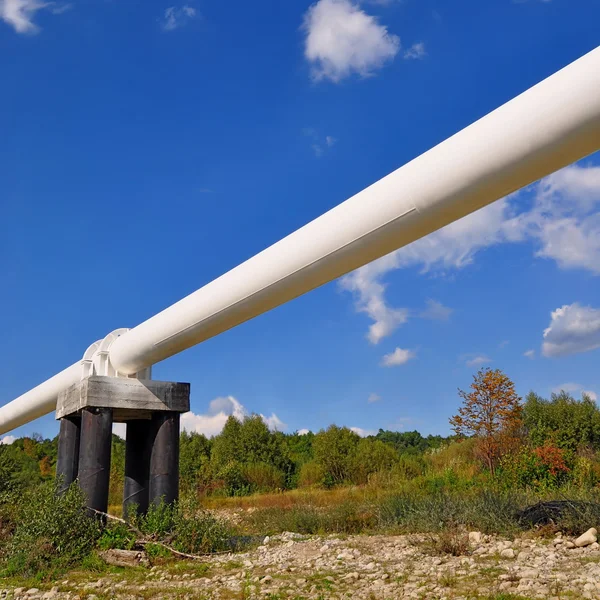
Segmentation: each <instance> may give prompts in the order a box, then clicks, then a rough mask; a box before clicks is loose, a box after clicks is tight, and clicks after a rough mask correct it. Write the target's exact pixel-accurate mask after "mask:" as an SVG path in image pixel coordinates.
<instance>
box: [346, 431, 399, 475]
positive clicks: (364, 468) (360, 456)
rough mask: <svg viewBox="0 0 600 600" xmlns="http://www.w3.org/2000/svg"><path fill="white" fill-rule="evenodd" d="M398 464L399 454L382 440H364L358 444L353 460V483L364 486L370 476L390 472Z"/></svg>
mask: <svg viewBox="0 0 600 600" xmlns="http://www.w3.org/2000/svg"><path fill="white" fill-rule="evenodd" d="M397 462H398V453H397V452H396V450H395V449H394V447H393V446H392V445H390V444H386V443H384V442H382V441H381V440H377V439H369V438H364V439H362V440H360V441H359V442H358V445H357V446H356V451H355V452H354V454H353V460H352V481H353V482H354V483H356V484H364V483H367V482H368V481H369V475H371V474H373V473H378V472H380V471H389V470H391V468H392V467H393V466H394V464H396V463H397Z"/></svg>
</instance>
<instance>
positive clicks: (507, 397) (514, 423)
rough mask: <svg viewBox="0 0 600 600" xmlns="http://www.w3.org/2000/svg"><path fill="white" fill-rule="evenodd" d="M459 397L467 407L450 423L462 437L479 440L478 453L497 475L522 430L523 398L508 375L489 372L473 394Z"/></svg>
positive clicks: (475, 382) (476, 381)
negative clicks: (505, 456) (500, 463)
mask: <svg viewBox="0 0 600 600" xmlns="http://www.w3.org/2000/svg"><path fill="white" fill-rule="evenodd" d="M458 394H459V396H460V397H461V398H462V399H463V404H462V406H461V407H460V408H459V409H458V414H457V415H455V416H454V417H452V418H451V419H450V425H451V426H452V429H453V430H454V431H455V432H456V433H457V434H458V435H460V436H473V437H474V438H475V439H476V442H477V453H478V454H479V455H480V456H481V458H482V460H483V461H484V463H485V465H486V466H487V468H488V469H489V470H490V472H491V473H494V472H495V469H496V466H497V464H498V461H499V460H500V458H501V457H502V455H503V454H504V453H505V452H506V451H507V450H508V449H510V448H511V447H512V446H514V444H515V442H516V441H517V439H518V437H519V434H520V431H521V429H522V424H523V422H522V407H521V398H519V396H518V395H517V393H516V392H515V385H514V383H513V382H512V381H511V380H510V378H509V377H508V376H507V375H505V374H504V373H503V372H502V371H501V370H500V369H494V370H492V369H489V368H486V369H481V370H479V371H478V372H477V374H476V375H474V377H473V383H471V387H470V390H469V391H463V390H459V391H458Z"/></svg>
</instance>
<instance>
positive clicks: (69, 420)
mask: <svg viewBox="0 0 600 600" xmlns="http://www.w3.org/2000/svg"><path fill="white" fill-rule="evenodd" d="M80 432H81V419H80V418H79V417H65V418H63V419H61V420H60V433H59V434H58V456H57V460H56V479H57V481H58V486H59V487H58V492H59V493H63V492H65V491H66V490H67V489H68V487H69V486H70V485H71V484H72V483H73V482H74V481H75V480H76V479H77V473H78V470H79V437H80Z"/></svg>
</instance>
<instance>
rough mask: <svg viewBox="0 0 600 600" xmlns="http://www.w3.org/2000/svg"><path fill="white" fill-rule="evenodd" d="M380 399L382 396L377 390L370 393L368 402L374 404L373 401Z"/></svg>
mask: <svg viewBox="0 0 600 600" xmlns="http://www.w3.org/2000/svg"><path fill="white" fill-rule="evenodd" d="M379 400H381V396H380V395H379V394H376V393H375V392H372V393H371V394H369V397H368V398H367V402H368V403H369V404H373V402H379Z"/></svg>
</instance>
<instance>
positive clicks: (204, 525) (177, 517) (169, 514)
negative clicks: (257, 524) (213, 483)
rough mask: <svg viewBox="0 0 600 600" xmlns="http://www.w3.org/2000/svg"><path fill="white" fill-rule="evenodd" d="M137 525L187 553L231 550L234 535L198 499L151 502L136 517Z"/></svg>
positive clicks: (146, 533)
mask: <svg viewBox="0 0 600 600" xmlns="http://www.w3.org/2000/svg"><path fill="white" fill-rule="evenodd" d="M135 526H136V527H137V528H138V529H139V530H140V531H141V532H142V533H144V534H145V535H147V536H149V537H151V538H152V539H154V540H155V541H157V542H163V543H167V542H168V545H169V546H171V547H172V548H173V549H175V550H177V551H178V552H184V553H186V554H208V553H210V552H217V551H221V550H228V549H230V545H231V539H232V537H233V536H232V533H231V531H230V530H229V528H228V527H227V526H226V525H224V524H223V523H222V522H221V521H219V520H217V519H216V518H215V517H213V516H212V515H211V514H209V513H207V512H205V511H203V510H202V509H201V508H200V507H199V506H198V505H197V504H196V503H195V502H194V501H189V502H187V503H179V504H178V503H175V504H173V505H166V504H164V503H161V504H159V505H158V506H151V507H150V508H149V509H148V512H147V514H146V515H143V516H140V517H136V519H135ZM158 547H160V546H158ZM159 553H160V552H159Z"/></svg>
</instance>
